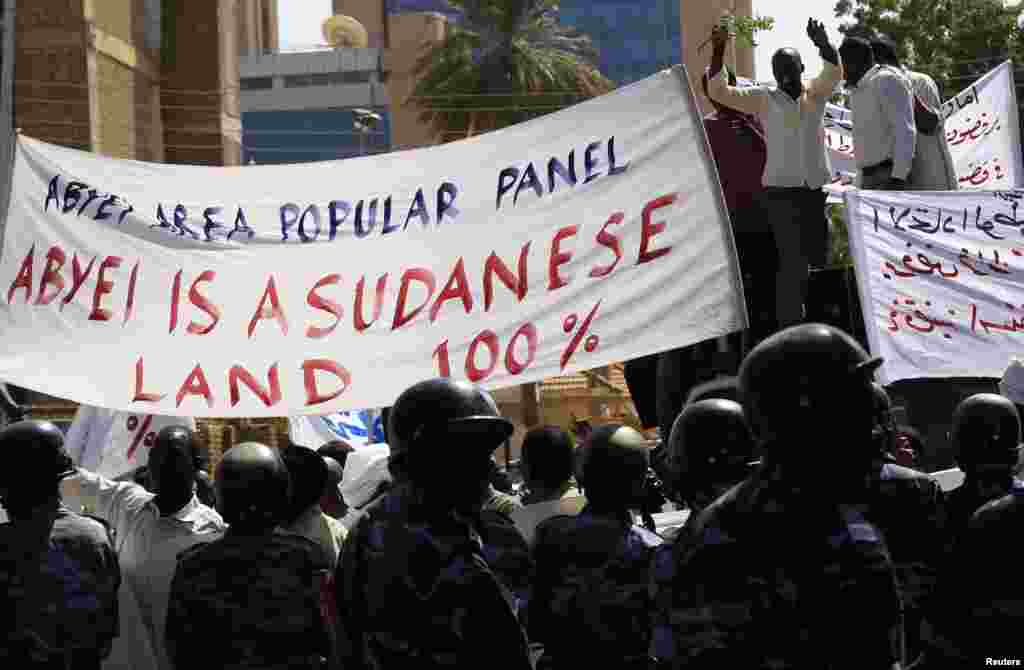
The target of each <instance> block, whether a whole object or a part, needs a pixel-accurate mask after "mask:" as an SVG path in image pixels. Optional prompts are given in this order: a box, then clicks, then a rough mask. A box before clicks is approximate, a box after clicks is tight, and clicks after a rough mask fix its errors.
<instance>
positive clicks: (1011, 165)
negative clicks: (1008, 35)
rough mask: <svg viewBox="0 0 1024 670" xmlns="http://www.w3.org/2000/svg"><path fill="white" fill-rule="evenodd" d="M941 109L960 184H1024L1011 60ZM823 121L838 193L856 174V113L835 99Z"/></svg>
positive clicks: (993, 187) (986, 186) (832, 193)
mask: <svg viewBox="0 0 1024 670" xmlns="http://www.w3.org/2000/svg"><path fill="white" fill-rule="evenodd" d="M942 113H943V115H944V116H945V117H946V121H945V133H946V141H947V142H948V144H949V152H950V154H951V155H952V157H953V165H954V166H955V167H956V172H957V176H958V179H959V182H960V188H962V189H986V190H999V189H1003V190H1005V189H1011V188H1016V187H1018V186H1022V185H1024V163H1022V158H1021V151H1020V124H1019V123H1018V112H1017V94H1016V88H1015V87H1014V82H1013V63H1012V62H1010V61H1007V62H1005V63H1003V64H1002V65H1000V66H999V67H997V68H995V69H994V70H992V71H991V72H989V73H988V74H986V75H985V76H984V77H982V78H981V79H979V80H978V81H977V82H976V83H975V84H974V85H973V86H971V87H970V88H968V89H966V90H965V91H962V92H961V93H960V94H959V95H957V96H955V97H954V98H952V99H950V100H949V101H947V102H946V103H945V104H943V106H942ZM824 125H825V149H826V152H827V153H828V157H829V161H830V162H831V165H832V179H833V182H832V184H831V185H829V186H826V187H825V188H826V190H827V191H829V194H830V196H831V197H832V198H833V199H834V198H835V197H837V196H841V194H842V192H843V191H844V190H845V189H846V188H849V186H850V185H851V184H852V183H853V181H854V179H855V178H856V173H857V165H856V163H855V162H854V159H853V131H852V129H853V116H852V114H851V113H850V110H848V109H846V108H845V107H840V106H838V105H832V104H830V105H828V107H827V108H826V110H825V124H824ZM834 201H835V202H839V200H834Z"/></svg>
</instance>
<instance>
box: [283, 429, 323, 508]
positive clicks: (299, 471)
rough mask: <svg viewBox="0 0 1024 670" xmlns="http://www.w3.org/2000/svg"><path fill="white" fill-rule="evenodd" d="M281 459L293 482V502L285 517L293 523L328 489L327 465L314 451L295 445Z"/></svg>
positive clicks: (285, 451)
mask: <svg viewBox="0 0 1024 670" xmlns="http://www.w3.org/2000/svg"><path fill="white" fill-rule="evenodd" d="M281 459H282V460H283V461H284V464H285V467H287V468H288V474H289V476H290V477H291V480H292V495H291V501H290V504H289V509H288V514H287V515H285V516H286V517H287V519H288V521H289V522H291V521H294V520H295V519H296V518H297V517H298V516H299V515H300V514H301V513H302V512H304V511H306V510H307V509H309V507H310V506H311V505H313V503H315V502H317V501H318V500H320V497H321V496H322V495H323V494H324V489H325V488H326V487H327V464H326V463H324V459H323V457H322V456H321V455H320V454H318V453H317V452H315V451H313V450H312V449H309V448H307V447H298V446H295V445H292V446H290V447H288V448H287V449H285V450H284V451H283V452H282V453H281Z"/></svg>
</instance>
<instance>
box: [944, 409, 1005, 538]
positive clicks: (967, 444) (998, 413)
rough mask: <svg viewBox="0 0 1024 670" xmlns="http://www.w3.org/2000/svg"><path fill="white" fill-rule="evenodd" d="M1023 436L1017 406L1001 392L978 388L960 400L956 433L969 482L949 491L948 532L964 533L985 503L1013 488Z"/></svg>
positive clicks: (951, 534) (955, 418)
mask: <svg viewBox="0 0 1024 670" xmlns="http://www.w3.org/2000/svg"><path fill="white" fill-rule="evenodd" d="M1020 436H1021V427H1020V417H1019V416H1018V415H1017V408H1016V407H1015V406H1014V404H1013V403H1012V402H1011V401H1009V400H1007V399H1006V398H1004V397H1003V396H1001V395H996V394H994V393H978V394H976V395H972V396H971V397H969V398H966V399H965V400H964V401H962V402H961V403H960V404H959V405H957V408H956V410H955V411H954V412H953V431H952V436H951V437H952V442H953V451H954V454H955V458H956V463H957V465H958V466H959V467H960V469H961V470H963V472H964V482H963V484H961V485H960V486H958V487H957V488H956V489H954V490H953V491H952V492H950V493H948V494H947V502H946V529H947V531H946V534H947V536H948V537H950V538H955V536H956V535H958V534H959V533H960V532H962V531H963V530H964V529H965V528H966V527H967V522H968V521H970V518H971V515H973V514H974V512H975V511H977V509H978V508H979V507H981V506H982V505H984V504H985V503H987V502H989V501H991V500H995V499H996V498H1001V497H1002V496H1004V495H1006V494H1007V493H1009V491H1010V487H1011V486H1012V484H1013V481H1014V480H1013V471H1014V469H1015V467H1016V465H1017V459H1018V458H1019V455H1020V450H1019V448H1020Z"/></svg>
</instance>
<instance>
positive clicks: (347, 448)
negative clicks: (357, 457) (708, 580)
mask: <svg viewBox="0 0 1024 670" xmlns="http://www.w3.org/2000/svg"><path fill="white" fill-rule="evenodd" d="M316 451H317V453H318V454H320V455H321V456H325V457H327V458H333V459H334V460H335V461H337V462H338V465H340V466H341V469H342V470H344V469H345V461H346V460H348V455H349V454H351V453H352V452H353V451H355V448H354V447H353V446H352V445H350V444H349V443H348V442H343V441H342V440H333V441H331V442H328V443H327V444H325V445H323V446H321V447H320V448H319V449H317V450H316Z"/></svg>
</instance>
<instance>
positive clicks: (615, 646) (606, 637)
mask: <svg viewBox="0 0 1024 670" xmlns="http://www.w3.org/2000/svg"><path fill="white" fill-rule="evenodd" d="M536 538H537V542H536V546H535V548H534V559H535V562H536V565H537V577H536V581H535V582H534V591H533V596H532V600H531V603H530V605H531V607H530V637H531V639H532V640H533V641H535V642H539V643H541V644H543V645H544V657H545V659H546V661H547V662H550V663H551V664H552V666H553V667H554V668H559V669H560V668H573V667H578V666H582V665H592V664H594V663H596V664H598V666H599V667H609V668H611V667H614V668H631V667H636V668H642V667H647V665H648V658H649V657H648V648H649V643H650V632H651V610H652V607H651V600H650V566H651V559H652V556H653V554H654V550H655V547H657V546H659V545H661V544H662V542H663V541H662V539H661V538H660V537H658V536H657V535H655V534H654V533H650V532H648V531H647V530H645V529H644V528H641V527H640V526H636V525H634V524H633V522H632V519H630V518H629V516H628V515H626V516H624V517H623V518H614V517H609V516H603V515H602V516H598V515H595V514H593V513H592V512H591V511H590V509H589V508H584V509H583V511H582V512H581V513H580V514H579V515H578V516H555V517H551V518H549V519H546V520H545V521H543V522H541V524H540V525H539V526H538V527H537V535H536Z"/></svg>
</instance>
